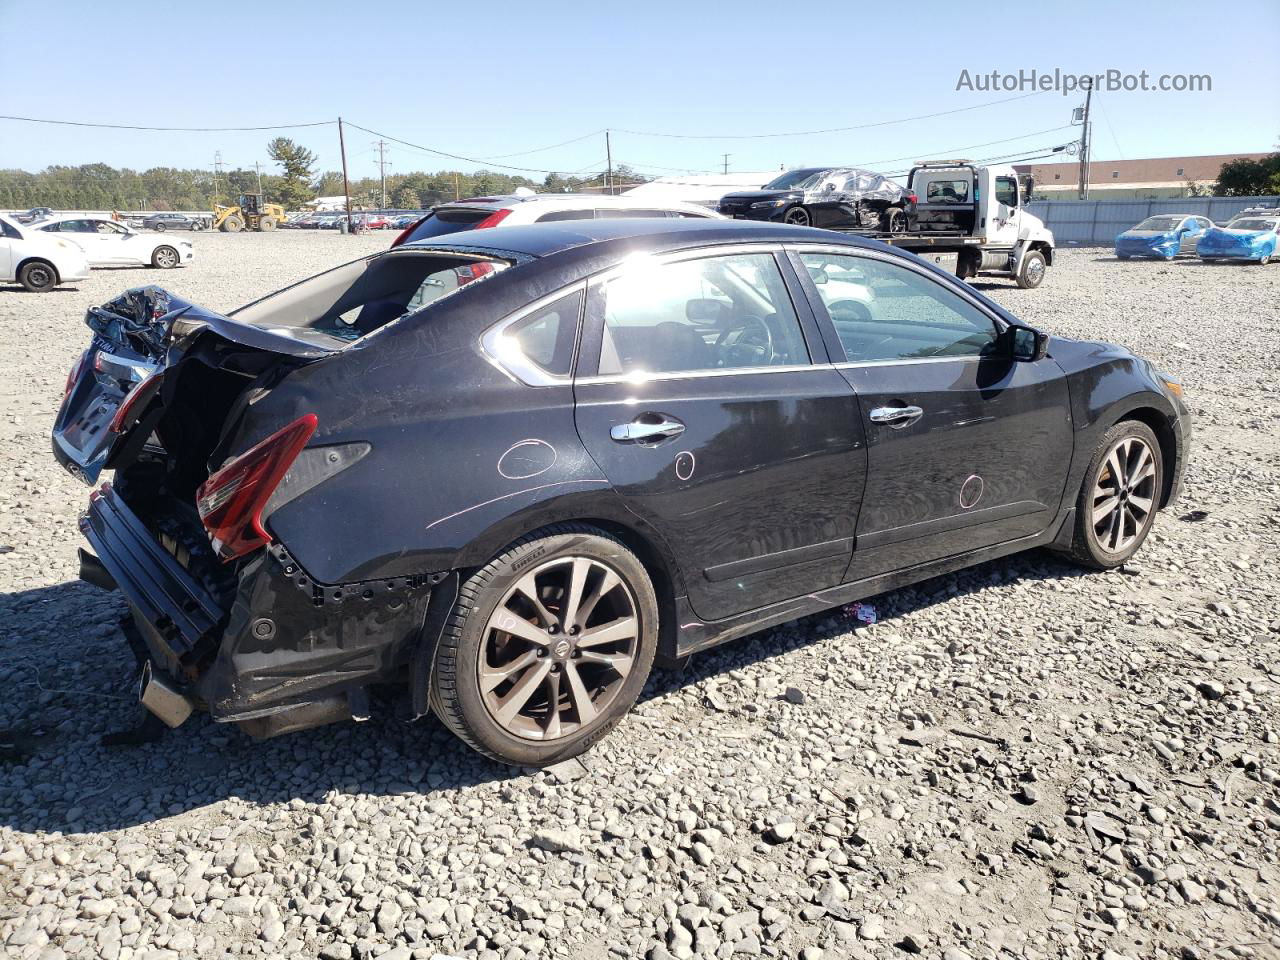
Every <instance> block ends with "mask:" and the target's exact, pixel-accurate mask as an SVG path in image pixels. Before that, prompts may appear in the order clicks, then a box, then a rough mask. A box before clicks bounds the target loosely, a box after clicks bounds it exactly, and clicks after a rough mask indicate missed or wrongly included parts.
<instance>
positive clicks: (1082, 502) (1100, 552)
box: [1066, 420, 1164, 570]
mask: <svg viewBox="0 0 1280 960" xmlns="http://www.w3.org/2000/svg"><path fill="white" fill-rule="evenodd" d="M1163 491H1164V462H1163V457H1162V455H1161V452H1160V443H1159V442H1158V441H1157V440H1156V435H1155V434H1154V433H1153V432H1152V431H1151V428H1150V427H1148V426H1147V425H1146V424H1145V423H1141V422H1139V421H1137V420H1122V421H1121V422H1120V423H1117V424H1116V425H1115V426H1114V427H1112V428H1111V429H1110V430H1108V431H1107V432H1106V434H1105V435H1104V436H1103V438H1102V441H1101V442H1100V443H1099V444H1098V449H1097V452H1096V453H1094V455H1093V460H1092V461H1091V462H1090V464H1089V469H1088V470H1087V471H1086V472H1085V475H1084V485H1083V486H1082V487H1081V489H1080V496H1079V499H1078V500H1077V501H1076V524H1075V533H1074V536H1073V538H1072V541H1071V546H1070V547H1069V548H1068V549H1067V551H1066V553H1067V555H1068V556H1070V557H1071V558H1072V559H1073V560H1075V561H1076V562H1078V563H1081V564H1083V565H1085V566H1087V567H1094V568H1095V569H1098V570H1109V569H1111V568H1113V567H1118V566H1120V565H1121V564H1122V563H1124V562H1125V561H1126V560H1128V559H1129V558H1131V557H1132V556H1133V555H1134V554H1135V553H1137V552H1138V548H1139V547H1141V546H1142V543H1143V541H1144V540H1146V539H1147V534H1148V533H1149V532H1150V531H1151V524H1152V522H1153V521H1154V520H1155V516H1156V511H1157V510H1159V509H1160V498H1161V495H1162V494H1163Z"/></svg>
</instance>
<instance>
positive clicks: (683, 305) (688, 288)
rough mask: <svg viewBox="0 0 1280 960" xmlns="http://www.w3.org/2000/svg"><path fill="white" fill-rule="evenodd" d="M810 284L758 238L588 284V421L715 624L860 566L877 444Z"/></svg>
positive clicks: (579, 410) (618, 478)
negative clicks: (857, 556) (810, 300)
mask: <svg viewBox="0 0 1280 960" xmlns="http://www.w3.org/2000/svg"><path fill="white" fill-rule="evenodd" d="M797 283H798V281H797V280H796V278H795V276H794V274H793V273H792V272H791V267H790V265H789V264H788V263H787V262H786V261H785V258H784V259H782V260H779V258H778V255H777V254H775V253H774V252H772V251H769V250H766V249H762V248H761V247H760V246H758V245H748V246H746V247H737V248H724V249H718V250H716V251H706V250H703V251H699V252H696V253H684V254H677V255H673V256H669V257H663V258H652V257H640V258H638V259H634V258H633V259H631V260H628V261H627V262H626V263H625V264H624V265H622V266H620V267H619V268H617V269H615V270H613V271H611V272H609V273H606V274H604V275H602V276H600V277H598V278H596V279H595V280H594V281H593V283H592V284H591V287H590V289H589V296H588V309H587V322H586V325H585V327H584V331H585V332H584V335H583V342H582V351H581V358H580V360H579V366H578V375H577V378H576V382H575V388H574V389H575V403H576V419H577V427H578V433H579V435H580V436H581V438H582V442H583V443H584V444H585V446H586V448H587V450H588V452H589V453H590V455H591V456H592V458H593V459H594V460H595V462H596V463H597V464H598V465H599V467H600V469H601V470H602V471H603V472H604V473H605V475H606V476H607V477H608V478H609V480H610V482H611V483H612V485H613V487H614V489H615V490H616V491H617V493H618V495H619V496H620V497H621V498H622V500H623V502H624V504H625V505H626V507H627V508H628V509H629V510H630V511H631V512H633V513H634V514H636V515H637V516H638V517H640V518H642V519H643V520H645V521H646V522H647V523H648V524H649V525H650V527H651V528H653V529H656V530H657V531H658V532H659V533H660V534H661V536H662V537H664V538H665V540H666V542H667V545H668V547H669V548H670V550H671V552H672V554H673V555H674V556H675V557H676V558H678V562H679V563H680V565H681V569H680V573H681V575H682V577H683V579H684V585H685V587H686V589H687V591H688V596H689V601H690V604H691V605H692V607H693V609H694V611H695V612H696V613H697V615H698V616H699V617H701V618H703V619H704V620H718V619H722V618H725V617H729V616H733V615H734V614H738V613H742V612H744V611H747V610H750V609H753V608H756V607H761V606H765V605H767V604H770V603H775V602H779V601H783V600H786V599H789V598H791V597H795V596H800V595H803V594H806V593H811V592H813V591H815V590H821V589H823V588H824V587H829V586H833V585H835V584H838V583H839V582H840V581H841V578H842V577H843V575H844V572H845V570H846V568H847V567H848V563H849V556H850V551H851V548H852V543H853V532H854V527H855V524H856V521H857V515H858V505H859V502H860V500H861V496H862V485H863V479H864V472H865V464H866V449H865V443H864V442H863V438H862V427H861V422H860V420H859V419H858V416H857V401H856V399H855V398H854V396H853V391H852V390H851V389H850V388H849V385H848V383H847V382H846V381H845V380H844V378H843V377H842V376H841V375H840V374H839V372H838V371H837V370H835V368H834V367H832V366H831V365H830V364H829V363H828V362H827V356H826V353H825V350H824V346H823V343H822V340H821V338H820V336H819V334H818V331H817V328H816V326H815V325H814V323H813V317H812V314H811V313H810V312H809V309H808V304H807V302H806V300H805V299H804V296H803V293H802V292H801V291H800V288H799V287H798V286H797ZM797 298H798V302H799V307H798V308H797V305H796V299H797ZM811 349H812V350H813V354H812V355H811V353H810V350H811ZM815 359H816V360H817V361H818V362H814V360H815Z"/></svg>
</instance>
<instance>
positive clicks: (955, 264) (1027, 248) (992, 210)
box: [857, 160, 1054, 289]
mask: <svg viewBox="0 0 1280 960" xmlns="http://www.w3.org/2000/svg"><path fill="white" fill-rule="evenodd" d="M1033 188H1034V182H1033V181H1032V180H1031V178H1027V181H1026V183H1025V184H1023V183H1021V182H1019V179H1018V175H1017V173H1015V172H1014V169H1013V167H1011V166H1008V165H1003V164H1001V165H996V166H989V167H984V166H979V165H977V164H974V163H971V162H969V161H968V160H940V161H935V162H929V163H919V164H917V165H916V166H915V167H913V168H912V169H911V173H910V174H909V176H908V178H907V192H908V194H911V195H913V196H914V198H915V216H914V217H911V216H910V215H908V217H907V218H906V220H907V222H906V223H905V224H904V225H903V226H904V228H905V229H903V230H901V231H899V232H892V233H884V232H873V233H866V232H864V231H857V232H858V233H860V234H862V235H864V236H871V237H875V238H876V239H877V240H883V241H884V242H885V243H888V244H892V245H893V246H895V247H902V248H903V249H905V250H910V251H912V252H913V253H915V254H918V255H919V256H921V257H924V258H925V259H926V260H929V261H930V262H932V263H936V264H938V265H939V266H941V267H942V268H943V269H946V270H949V271H951V272H953V273H955V275H956V276H958V277H961V278H962V279H966V280H967V279H970V278H973V277H976V276H978V275H979V274H993V275H997V276H1005V277H1012V278H1013V279H1014V281H1015V282H1016V283H1017V284H1018V286H1020V287H1022V288H1023V289H1032V288H1034V287H1038V286H1040V284H1041V282H1043V280H1044V276H1045V270H1046V269H1047V268H1048V267H1050V266H1052V265H1053V252H1054V246H1053V233H1052V231H1050V230H1049V228H1048V227H1046V226H1045V225H1044V222H1043V221H1042V220H1041V219H1040V218H1039V217H1037V216H1035V215H1034V214H1032V213H1029V212H1028V211H1027V210H1026V203H1027V198H1028V197H1030V195H1031V191H1032V189H1033Z"/></svg>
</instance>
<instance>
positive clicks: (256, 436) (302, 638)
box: [53, 287, 431, 736]
mask: <svg viewBox="0 0 1280 960" xmlns="http://www.w3.org/2000/svg"><path fill="white" fill-rule="evenodd" d="M86 322H87V324H88V325H89V327H90V329H91V330H92V331H93V337H92V340H91V343H90V346H89V349H88V350H86V351H85V352H84V354H83V355H82V356H81V357H80V359H79V360H78V361H77V363H76V364H75V366H74V367H73V369H72V371H71V375H70V377H69V378H68V381H67V387H66V393H65V396H64V399H63V404H62V408H61V410H60V411H59V414H58V418H57V420H56V423H55V427H54V431H53V452H54V456H55V457H56V458H57V459H58V461H59V462H60V463H62V464H63V466H64V467H65V468H66V469H67V470H68V471H70V472H71V473H73V474H74V475H75V476H77V477H79V478H80V479H81V480H83V481H84V482H85V483H87V484H89V485H91V486H92V485H94V484H96V483H97V481H98V477H99V475H100V474H101V473H102V471H103V470H108V469H109V470H114V471H115V477H114V480H113V481H112V482H111V483H104V484H101V485H100V486H99V487H98V488H97V489H96V490H94V492H93V493H92V494H91V495H90V498H89V505H88V508H87V510H86V511H85V513H84V515H83V516H82V517H81V519H80V529H81V531H82V532H83V534H84V536H85V538H86V539H87V540H88V542H89V547H90V550H81V576H82V578H83V579H85V580H86V581H88V582H90V583H93V584H96V585H98V586H101V587H105V588H113V587H114V588H118V589H119V590H120V591H121V592H122V593H123V594H124V596H125V597H126V599H127V600H128V602H129V606H130V608H131V612H132V624H131V626H129V627H128V628H127V631H128V632H129V633H131V634H132V637H131V639H133V640H134V641H135V643H134V646H135V649H136V650H138V651H142V654H141V659H142V660H143V670H142V679H141V688H140V691H139V694H140V698H141V700H142V702H143V704H144V705H145V706H147V708H148V709H150V710H151V711H152V712H154V713H156V714H157V715H158V716H160V717H161V719H163V720H164V721H165V722H166V723H168V724H170V725H171V726H176V725H177V724H178V723H181V722H182V721H183V720H184V719H186V716H187V715H188V714H189V713H190V712H192V710H196V709H207V710H208V711H209V712H210V713H211V714H212V716H213V718H214V719H215V720H219V721H230V722H236V723H238V724H240V725H241V726H242V727H243V728H244V729H246V730H247V731H248V732H249V733H251V734H254V735H257V736H271V735H274V734H278V733H284V732H287V731H290V730H296V729H302V728H305V727H310V726H315V725H317V724H320V723H325V722H329V721H332V720H335V719H340V718H344V717H350V716H352V715H355V716H360V715H362V714H363V712H364V707H363V703H364V696H365V689H366V687H367V685H368V684H369V683H371V682H373V681H375V680H377V679H379V678H383V677H386V676H388V675H390V674H391V673H393V672H394V671H395V670H396V669H397V668H398V667H402V666H403V665H404V663H405V662H406V658H407V656H408V653H407V651H408V650H409V648H410V646H411V642H412V640H413V639H414V638H415V637H416V634H417V631H418V629H419V628H420V627H421V624H422V621H423V616H424V612H425V608H426V603H427V600H428V598H429V594H430V585H431V584H430V583H429V582H428V580H429V578H427V577H402V578H398V579H395V580H384V581H377V582H361V583H344V584H325V583H318V582H316V581H315V580H313V579H312V578H311V577H310V576H309V575H308V573H307V572H306V571H305V570H304V569H302V567H301V565H300V564H299V563H298V562H297V560H296V559H295V558H294V557H292V556H291V555H290V553H289V551H288V549H287V548H286V546H285V545H284V544H282V543H280V542H278V541H277V540H275V539H274V538H273V537H272V535H271V533H270V529H269V524H270V517H271V514H272V513H273V512H274V511H275V510H276V509H278V508H279V507H280V506H282V505H284V504H286V503H288V502H290V501H291V500H292V499H294V498H296V497H299V496H303V495H305V494H307V493H308V492H309V491H311V490H312V489H314V488H315V487H317V486H318V485H320V484H322V483H324V482H326V481H327V480H329V479H331V478H332V477H333V476H336V475H337V474H339V473H341V472H342V471H343V470H346V469H347V468H349V467H350V466H352V465H353V464H355V463H357V462H358V461H359V460H361V459H362V458H363V457H364V456H365V455H367V454H368V453H369V445H368V444H367V443H359V442H350V441H347V442H342V443H324V442H323V441H322V440H321V439H320V438H319V437H317V435H316V429H317V418H316V416H315V414H314V413H307V412H302V413H301V414H297V413H296V411H295V413H294V414H290V416H291V419H287V420H285V421H283V422H281V421H280V419H279V412H278V409H279V405H276V407H274V408H273V409H274V410H275V411H276V412H274V413H270V414H263V413H260V412H259V410H258V408H257V405H258V403H259V401H261V399H262V398H263V397H265V396H266V395H267V394H268V393H270V392H272V391H275V390H279V389H280V387H281V385H282V384H286V383H287V381H288V378H289V376H290V374H291V373H294V372H296V371H297V370H299V369H300V368H302V367H304V366H307V365H309V364H314V363H321V362H324V361H326V360H329V359H331V358H334V357H336V356H337V355H338V354H340V353H341V351H342V350H343V349H344V345H343V344H342V343H335V342H333V341H332V340H330V339H327V338H324V337H308V336H307V335H306V334H305V332H300V331H292V332H291V331H287V330H283V329H279V328H269V327H263V326H259V325H254V324H250V323H245V322H239V321H237V320H235V319H233V318H232V317H227V316H223V315H220V314H216V313H213V312H210V311H207V310H204V309H202V308H200V307H198V306H196V305H194V304H191V303H189V302H187V301H184V300H182V299H181V298H178V297H176V296H173V295H172V294H169V293H167V292H165V291H163V290H160V289H158V288H155V287H146V288H140V289H138V290H132V291H129V292H128V293H126V294H124V295H122V296H121V297H119V298H117V299H116V300H113V301H111V302H110V303H108V304H105V305H103V306H101V307H95V308H93V309H91V310H90V311H89V313H88V316H87V317H86Z"/></svg>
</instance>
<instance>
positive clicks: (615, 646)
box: [429, 523, 658, 766]
mask: <svg viewBox="0 0 1280 960" xmlns="http://www.w3.org/2000/svg"><path fill="white" fill-rule="evenodd" d="M657 639H658V602H657V597H656V595H655V594H654V590H653V584H652V582H651V581H650V580H649V575H648V573H646V572H645V569H644V566H643V565H642V564H641V563H640V561H639V560H638V559H637V558H636V556H635V554H633V553H632V552H631V551H630V550H628V549H627V548H626V547H625V546H623V545H622V543H621V542H619V541H618V540H615V539H614V538H613V537H611V536H610V535H609V534H607V533H605V532H604V531H603V530H600V529H597V528H596V527H591V526H587V525H585V524H577V523H572V524H560V525H557V526H554V527H549V528H547V529H546V530H544V531H541V532H540V533H535V534H531V535H529V536H527V537H524V538H522V539H520V540H517V541H516V542H515V543H514V544H513V545H512V546H510V547H508V548H507V549H506V550H504V551H502V552H501V553H500V554H498V555H497V556H496V557H494V558H493V559H492V560H490V561H489V563H487V564H485V566H483V567H481V568H480V569H479V570H478V571H476V572H475V573H474V574H472V576H471V577H469V578H468V579H467V581H466V582H465V583H463V585H462V588H461V590H460V591H459V593H458V599H457V604H456V606H455V607H454V612H453V613H452V614H451V615H450V617H449V621H448V623H447V624H446V625H445V629H444V632H443V634H442V635H441V637H440V643H439V646H438V647H437V648H436V653H435V664H434V668H433V670H432V672H431V680H430V684H431V689H430V691H429V694H430V701H431V707H432V710H433V712H434V713H435V714H436V715H437V716H438V717H439V718H440V720H441V721H442V722H443V723H444V724H445V726H447V727H448V728H449V729H450V730H452V731H453V732H454V733H455V734H457V735H458V736H459V737H460V738H461V739H462V740H463V741H465V742H466V743H467V744H468V745H469V746H471V747H472V748H474V749H476V750H478V751H480V752H481V753H483V754H485V755H486V756H488V757H492V758H493V759H495V760H499V761H502V762H504V763H511V764H520V765H527V766H544V765H546V764H549V763H555V762H557V761H560V760H565V759H567V758H569V757H573V756H577V755H578V754H580V753H582V752H584V751H585V750H587V749H589V748H590V747H591V746H592V744H594V743H595V742H596V741H598V740H600V739H601V738H602V737H604V736H605V735H606V734H607V733H608V732H609V731H610V730H612V729H613V728H614V726H616V725H617V723H618V721H619V720H621V719H622V717H623V715H624V714H626V712H627V711H628V710H630V709H631V705H632V704H633V703H634V702H635V699H636V697H637V696H638V695H639V693H640V690H641V688H642V687H643V686H644V683H645V680H646V678H647V677H648V676H649V668H650V667H651V666H652V664H653V656H654V652H655V649H656V646H657Z"/></svg>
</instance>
